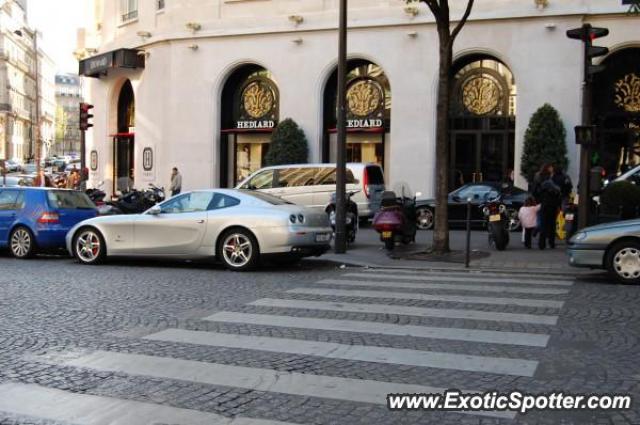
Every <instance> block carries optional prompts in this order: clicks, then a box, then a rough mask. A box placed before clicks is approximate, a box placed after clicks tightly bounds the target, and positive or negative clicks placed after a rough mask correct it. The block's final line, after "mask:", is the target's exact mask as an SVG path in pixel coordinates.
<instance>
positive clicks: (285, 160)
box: [264, 118, 309, 166]
mask: <svg viewBox="0 0 640 425" xmlns="http://www.w3.org/2000/svg"><path fill="white" fill-rule="evenodd" d="M308 156H309V147H308V143H307V137H306V136H305V135H304V131H302V129H301V128H300V127H299V126H298V124H296V122H295V121H294V120H292V119H291V118H287V119H285V120H283V121H282V122H280V124H278V126H277V127H276V129H275V130H274V132H273V133H272V134H271V144H270V145H269V152H267V155H266V157H265V159H264V160H265V164H266V165H267V166H270V165H283V164H304V163H306V162H307V160H308Z"/></svg>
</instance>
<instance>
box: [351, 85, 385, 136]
mask: <svg viewBox="0 0 640 425" xmlns="http://www.w3.org/2000/svg"><path fill="white" fill-rule="evenodd" d="M346 97H347V128H379V127H383V126H384V120H383V117H384V102H385V99H384V90H383V89H382V86H381V85H380V83H378V82H377V81H376V80H374V79H372V78H358V79H355V80H353V81H351V82H350V83H349V86H348V88H347V95H346Z"/></svg>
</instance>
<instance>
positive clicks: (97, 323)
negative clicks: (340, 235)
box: [0, 257, 640, 425]
mask: <svg viewBox="0 0 640 425" xmlns="http://www.w3.org/2000/svg"><path fill="white" fill-rule="evenodd" d="M639 305H640V287H625V286H620V285H615V284H612V283H610V282H608V281H607V279H606V276H605V275H595V276H594V277H590V278H581V280H578V281H575V282H574V281H573V280H568V279H567V277H566V276H560V275H559V276H553V275H545V276H544V277H540V278H539V277H537V276H535V275H532V274H531V273H529V274H513V273H512V274H504V275H496V274H487V273H485V274H481V273H476V274H465V273H460V272H451V271H450V272H443V273H437V272H427V271H420V272H412V271H408V270H393V271H392V270H371V269H370V270H366V269H357V268H351V269H339V268H336V267H335V266H333V265H331V264H330V263H322V262H317V261H314V262H303V263H302V264H301V265H299V266H296V267H292V268H287V269H276V268H267V269H264V270H261V271H258V272H253V273H246V274H240V273H230V272H227V271H224V270H221V269H220V268H218V267H216V266H209V265H198V264H191V263H165V262H163V263H159V262H148V263H143V264H139V263H129V262H113V263H110V264H107V265H104V266H96V267H86V266H85V267H83V266H80V265H78V264H75V263H74V262H73V261H72V260H69V259H64V258H39V259H36V260H31V261H16V260H13V259H10V258H8V257H0V311H1V313H2V314H1V315H0V424H2V425H9V424H11V425H15V424H47V425H51V424H56V425H57V424H91V425H98V424H100V425H102V424H132V425H138V424H140V425H146V424H181V425H191V424H227V423H233V424H236V425H238V424H244V425H260V424H262V425H275V424H281V423H294V424H319V425H320V424H322V425H324V424H349V425H352V424H367V425H371V424H438V425H439V424H444V425H447V424H456V425H458V424H477V425H481V424H482V425H494V424H495V425H497V424H500V425H502V424H526V425H534V424H540V425H556V424H566V425H570V424H576V425H578V424H580V425H583V424H598V425H606V424H616V425H617V424H640V406H639V403H638V402H637V400H640V361H639V359H640V356H639V354H638V353H639V352H640V350H639V348H640V344H639V338H640V308H639V307H638V306H639ZM434 388H443V389H446V388H456V389H461V390H474V391H489V390H498V391H501V392H503V391H509V390H514V389H518V390H522V391H527V392H533V393H541V392H548V391H552V390H564V391H565V392H574V393H628V394H631V395H632V396H634V397H635V399H636V402H635V404H634V405H633V406H632V409H631V410H626V411H592V412H588V411H573V412H567V411H565V412H548V411H542V412H540V411H535V412H531V413H528V414H526V415H517V416H515V417H513V418H512V417H509V415H505V414H504V413H488V414H487V415H476V414H461V413H453V412H448V413H445V412H406V411H404V412H391V411H389V410H387V407H386V401H385V398H384V395H385V394H386V393H388V392H397V393H400V392H416V391H428V390H434ZM232 418H233V419H232Z"/></svg>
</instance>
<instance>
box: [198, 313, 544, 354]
mask: <svg viewBox="0 0 640 425" xmlns="http://www.w3.org/2000/svg"><path fill="white" fill-rule="evenodd" d="M204 320H208V321H211V322H228V323H246V324H252V325H266V326H277V327H289V328H299V329H316V330H327V331H341V332H361V333H370V334H384V335H396V336H412V337H420V338H436V339H447V340H454V341H469V342H482V343H488V344H508V345H524V346H531V347H546V345H547V342H548V341H549V336H548V335H541V334H534V333H525V332H505V331H486V330H477V329H460V328H435V327H429V326H411V325H394V324H388V323H380V322H359V321H355V320H335V319H315V318H307V317H293V316H274V315H270V314H249V313H234V312H222V313H216V314H214V315H211V316H209V317H205V318H204Z"/></svg>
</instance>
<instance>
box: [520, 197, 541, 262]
mask: <svg viewBox="0 0 640 425" xmlns="http://www.w3.org/2000/svg"><path fill="white" fill-rule="evenodd" d="M538 211H540V205H538V204H536V200H535V199H534V198H533V196H529V197H528V198H527V200H526V201H524V205H523V206H522V207H520V210H519V211H518V219H519V220H520V225H521V226H522V232H523V233H524V246H525V247H526V248H527V249H531V239H532V237H533V232H534V230H535V229H536V228H537V227H538Z"/></svg>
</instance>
